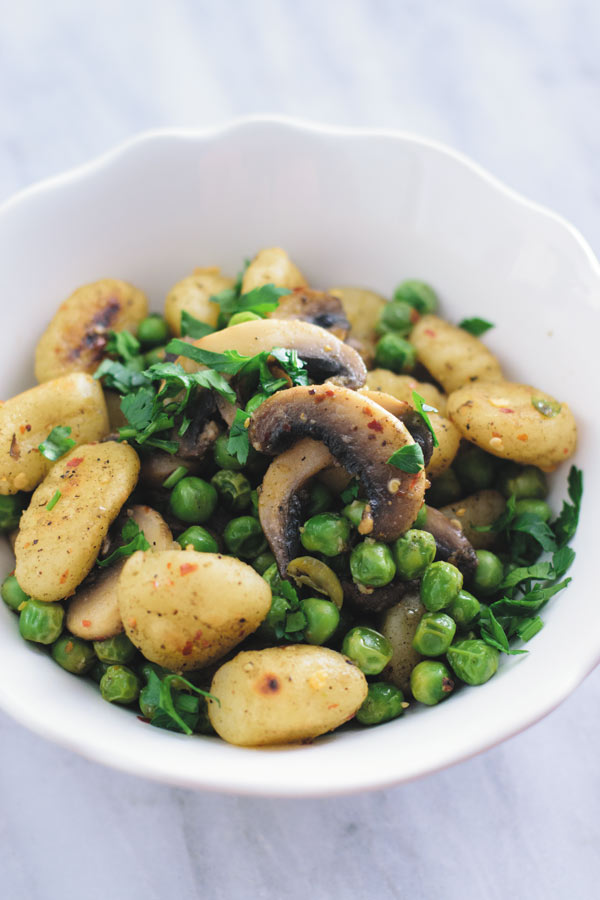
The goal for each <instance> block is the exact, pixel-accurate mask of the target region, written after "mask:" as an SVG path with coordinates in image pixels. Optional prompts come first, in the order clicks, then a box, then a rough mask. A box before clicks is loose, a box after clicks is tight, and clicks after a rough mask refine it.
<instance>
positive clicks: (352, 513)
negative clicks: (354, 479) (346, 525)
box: [342, 500, 367, 528]
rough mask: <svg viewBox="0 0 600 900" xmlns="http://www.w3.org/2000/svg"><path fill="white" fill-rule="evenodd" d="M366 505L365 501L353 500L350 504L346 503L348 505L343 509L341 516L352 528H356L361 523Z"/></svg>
mask: <svg viewBox="0 0 600 900" xmlns="http://www.w3.org/2000/svg"><path fill="white" fill-rule="evenodd" d="M366 505H367V501H366V500H353V501H352V503H348V505H347V506H345V507H344V508H343V510H342V515H343V516H345V517H346V518H347V519H348V521H349V522H350V524H351V525H353V526H354V528H358V526H359V525H360V523H361V520H362V517H363V513H364V511H365V506H366Z"/></svg>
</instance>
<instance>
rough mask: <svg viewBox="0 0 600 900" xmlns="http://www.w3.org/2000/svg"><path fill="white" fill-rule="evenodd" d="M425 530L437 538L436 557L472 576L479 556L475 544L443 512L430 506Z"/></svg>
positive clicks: (467, 576) (466, 575) (467, 575)
mask: <svg viewBox="0 0 600 900" xmlns="http://www.w3.org/2000/svg"><path fill="white" fill-rule="evenodd" d="M423 530H424V531H429V532H430V534H432V535H433V536H434V538H435V546H436V554H435V558H436V559H443V560H445V561H446V562H449V563H452V565H453V566H456V568H457V569H460V571H461V572H462V573H463V575H464V576H465V578H470V577H471V576H472V575H473V574H474V572H475V569H476V568H477V556H476V554H475V550H474V549H473V545H472V544H471V543H470V541H468V540H467V538H466V537H465V535H464V534H463V533H462V531H461V530H460V528H456V527H455V526H454V525H453V524H452V521H451V520H450V519H449V518H447V517H446V516H445V515H444V513H443V512H441V511H440V510H439V509H434V508H433V507H432V506H428V507H427V517H426V519H425V525H424V526H423Z"/></svg>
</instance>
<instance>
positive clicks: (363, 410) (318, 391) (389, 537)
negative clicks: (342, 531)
mask: <svg viewBox="0 0 600 900" xmlns="http://www.w3.org/2000/svg"><path fill="white" fill-rule="evenodd" d="M249 437H250V441H251V443H252V445H253V446H254V448H255V449H256V450H259V451H260V452H262V453H267V454H270V455H273V456H275V455H277V454H278V453H281V452H283V451H284V450H286V449H287V448H289V447H290V446H291V445H292V444H293V443H294V442H295V441H298V440H300V439H301V438H306V437H309V438H312V439H313V440H315V441H320V442H322V443H323V444H324V445H325V447H326V448H327V449H328V450H329V452H330V453H331V455H332V456H333V457H334V458H335V459H336V460H337V461H338V462H339V464H340V465H341V466H343V467H344V468H345V469H346V470H347V471H348V472H350V474H352V475H357V476H358V477H359V479H360V481H361V483H362V489H363V493H364V496H365V498H366V499H367V506H366V508H365V513H364V514H363V519H362V521H361V523H360V525H359V531H360V533H361V534H369V535H370V536H372V537H374V538H376V539H377V540H383V541H388V542H389V541H393V540H395V539H396V538H397V537H399V535H401V534H403V533H404V532H405V531H407V530H408V529H409V528H410V527H411V525H412V523H413V522H414V520H415V518H416V516H417V513H418V512H419V509H420V508H421V506H422V503H423V495H424V492H425V483H426V476H425V471H424V470H421V471H420V472H417V473H416V474H409V473H408V472H404V471H403V470H401V469H399V468H397V467H396V466H393V465H391V464H390V463H389V462H388V459H389V457H390V456H391V455H392V453H394V452H395V451H396V450H399V449H400V448H401V447H404V446H405V445H407V444H412V443H414V441H413V439H412V437H411V435H410V434H409V432H408V430H407V429H406V427H405V426H404V425H403V424H402V422H400V420H399V419H397V418H396V417H395V416H393V415H391V413H389V412H387V410H385V409H383V408H382V407H381V406H379V405H378V404H377V403H373V402H372V401H370V400H368V399H366V398H365V397H363V396H361V394H359V393H357V392H356V391H352V390H349V389H348V388H344V387H339V386H336V385H333V384H324V385H314V386H312V387H295V388H290V389H289V390H286V391H281V392H279V393H278V394H275V395H274V396H273V397H270V398H269V399H268V400H266V401H265V402H264V403H263V404H262V405H261V406H260V407H259V408H258V409H257V410H256V412H255V413H254V414H253V415H252V417H251V420H250V426H249ZM328 464H329V465H330V464H331V463H330V462H329V463H328ZM261 522H262V518H261ZM263 528H264V530H265V534H266V535H267V539H268V540H269V543H271V541H274V538H275V535H274V534H273V533H270V532H269V530H268V529H267V528H265V526H264V525H263ZM274 542H275V541H274ZM273 552H274V553H275V550H273Z"/></svg>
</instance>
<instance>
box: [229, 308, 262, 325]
mask: <svg viewBox="0 0 600 900" xmlns="http://www.w3.org/2000/svg"><path fill="white" fill-rule="evenodd" d="M259 319H262V316H258V315H257V314H256V313H253V312H250V310H249V309H246V310H243V311H242V312H236V313H234V314H233V315H232V317H231V318H230V320H229V322H228V323H227V325H228V327H230V328H231V326H232V325H241V324H242V323H243V322H256V321H258V320H259Z"/></svg>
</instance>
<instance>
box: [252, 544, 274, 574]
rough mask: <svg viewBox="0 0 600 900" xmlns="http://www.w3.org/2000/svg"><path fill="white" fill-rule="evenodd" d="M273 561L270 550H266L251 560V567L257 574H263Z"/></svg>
mask: <svg viewBox="0 0 600 900" xmlns="http://www.w3.org/2000/svg"><path fill="white" fill-rule="evenodd" d="M274 562H275V557H274V556H273V554H272V553H271V551H270V550H267V551H266V552H265V553H259V554H258V556H257V557H256V559H253V560H252V568H253V569H255V570H256V571H257V572H258V574H259V575H264V573H265V572H266V571H267V569H269V568H270V567H271V566H272V565H273V563H274Z"/></svg>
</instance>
